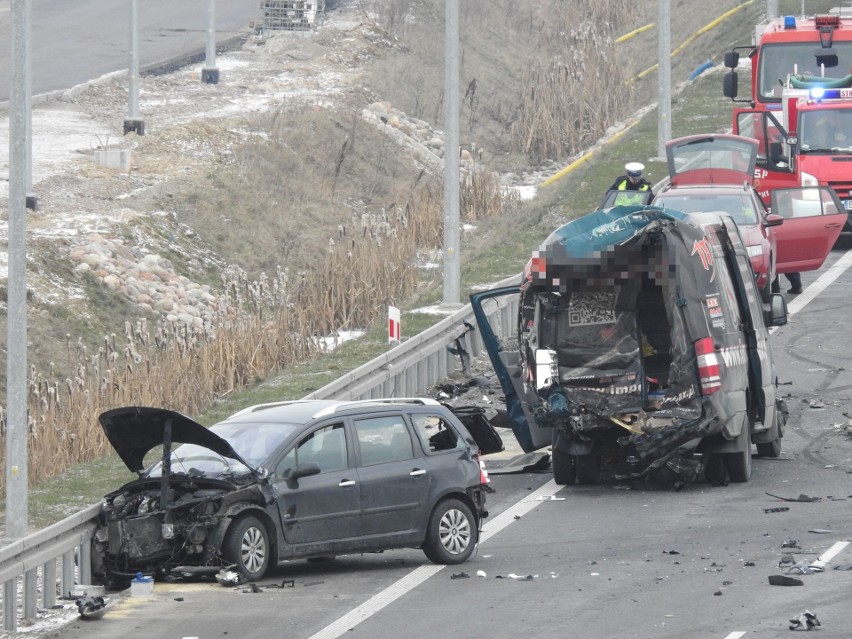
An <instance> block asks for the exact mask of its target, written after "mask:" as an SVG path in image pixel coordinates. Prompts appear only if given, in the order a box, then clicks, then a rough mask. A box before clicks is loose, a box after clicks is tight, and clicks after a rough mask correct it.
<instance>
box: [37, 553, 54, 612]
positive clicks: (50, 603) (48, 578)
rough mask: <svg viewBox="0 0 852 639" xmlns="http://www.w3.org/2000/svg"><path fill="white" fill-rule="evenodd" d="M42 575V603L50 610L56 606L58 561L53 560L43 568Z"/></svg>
mask: <svg viewBox="0 0 852 639" xmlns="http://www.w3.org/2000/svg"><path fill="white" fill-rule="evenodd" d="M41 575H42V585H41V587H42V590H43V591H44V594H43V595H42V601H43V602H44V607H45V608H46V609H48V610H50V609H51V608H53V607H54V606H55V605H56V559H55V558H54V559H51V560H50V561H48V562H45V564H44V565H43V566H42V567H41Z"/></svg>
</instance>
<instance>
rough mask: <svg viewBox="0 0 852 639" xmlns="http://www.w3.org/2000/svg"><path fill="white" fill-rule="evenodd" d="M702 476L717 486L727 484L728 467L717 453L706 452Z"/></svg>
mask: <svg viewBox="0 0 852 639" xmlns="http://www.w3.org/2000/svg"><path fill="white" fill-rule="evenodd" d="M704 478H705V479H706V480H707V481H708V482H710V483H711V484H716V485H717V486H727V485H728V467H727V465H726V464H725V460H724V459H722V455H720V454H719V453H707V461H706V462H705V463H704Z"/></svg>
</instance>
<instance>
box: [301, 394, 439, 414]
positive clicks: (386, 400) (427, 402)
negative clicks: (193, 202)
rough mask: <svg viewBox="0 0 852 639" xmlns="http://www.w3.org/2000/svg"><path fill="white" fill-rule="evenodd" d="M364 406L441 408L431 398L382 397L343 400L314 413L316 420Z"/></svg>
mask: <svg viewBox="0 0 852 639" xmlns="http://www.w3.org/2000/svg"><path fill="white" fill-rule="evenodd" d="M362 404H419V405H420V406H441V402H439V401H438V400H436V399H432V398H431V397H382V398H378V399H353V400H351V401H347V400H342V401H341V402H340V403H339V404H334V405H333V406H325V407H323V408H321V409H320V410H318V411H317V412H316V413H314V418H317V417H323V416H325V415H332V414H334V413H336V412H338V411H341V410H346V409H347V408H352V407H353V406H358V405H362Z"/></svg>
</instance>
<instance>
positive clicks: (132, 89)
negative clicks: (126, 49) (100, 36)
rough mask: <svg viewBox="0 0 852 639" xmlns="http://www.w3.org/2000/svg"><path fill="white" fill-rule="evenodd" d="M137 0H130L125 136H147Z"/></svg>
mask: <svg viewBox="0 0 852 639" xmlns="http://www.w3.org/2000/svg"><path fill="white" fill-rule="evenodd" d="M136 16H137V11H136V0H130V68H129V69H128V73H127V75H128V78H127V79H128V81H129V98H128V109H127V115H128V117H127V118H125V119H124V135H127V134H128V133H130V132H131V131H134V132H135V133H136V135H145V121H144V120H143V119H142V118H140V117H139V38H138V33H139V24H138V21H137V19H136Z"/></svg>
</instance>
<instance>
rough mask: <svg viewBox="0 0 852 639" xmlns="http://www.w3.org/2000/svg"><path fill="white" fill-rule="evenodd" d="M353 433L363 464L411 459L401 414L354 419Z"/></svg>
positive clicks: (409, 440)
mask: <svg viewBox="0 0 852 639" xmlns="http://www.w3.org/2000/svg"><path fill="white" fill-rule="evenodd" d="M354 423H355V434H356V437H357V438H358V447H359V448H360V449H361V463H362V464H363V465H364V466H373V465H375V464H385V463H388V462H394V461H402V460H405V459H411V458H412V457H413V456H414V449H413V447H412V445H411V435H410V434H409V432H408V427H407V426H406V425H405V420H404V419H403V417H402V415H382V416H381V417H368V418H366V419H357V420H355V422H354Z"/></svg>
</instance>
